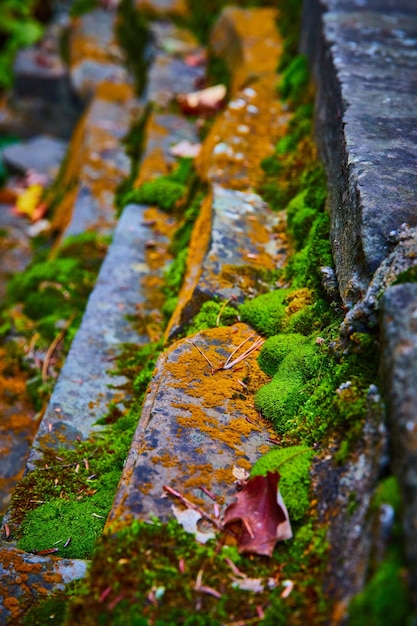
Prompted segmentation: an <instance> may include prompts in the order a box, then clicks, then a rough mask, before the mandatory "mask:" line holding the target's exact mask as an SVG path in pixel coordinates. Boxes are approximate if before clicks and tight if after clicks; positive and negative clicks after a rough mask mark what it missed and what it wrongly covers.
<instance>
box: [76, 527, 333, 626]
mask: <svg viewBox="0 0 417 626" xmlns="http://www.w3.org/2000/svg"><path fill="white" fill-rule="evenodd" d="M323 537H324V533H323V531H322V529H320V528H317V527H315V526H314V525H313V524H312V523H311V521H309V523H308V524H307V525H305V526H302V527H298V528H296V529H295V537H294V540H293V541H289V542H285V544H284V543H282V544H279V545H278V546H277V548H276V551H275V553H274V555H273V557H272V558H271V559H265V558H264V557H256V556H252V557H245V556H241V555H239V554H238V552H237V550H236V548H235V547H233V546H224V545H222V541H221V539H220V540H219V541H217V542H216V541H213V540H212V541H210V542H208V543H207V544H205V545H202V544H198V543H197V542H195V541H194V539H193V537H192V536H190V535H187V533H185V532H184V531H183V530H182V529H181V528H180V527H179V526H178V524H177V523H176V522H175V520H171V521H169V522H168V523H167V524H162V523H161V522H158V521H156V520H155V521H154V522H153V523H152V524H149V523H148V524H146V523H143V522H134V523H133V524H132V526H131V527H127V528H125V529H123V530H120V531H118V532H117V533H115V534H112V535H110V534H108V535H105V536H103V537H102V538H101V540H100V542H99V546H98V549H97V552H96V555H95V558H94V561H93V563H92V566H91V568H90V572H89V575H88V578H87V581H86V583H84V588H83V591H82V593H81V595H80V596H79V597H78V598H69V601H70V603H69V607H68V616H67V619H66V621H65V625H66V626H72V625H73V624H80V623H82V624H84V625H85V626H92V625H93V624H103V625H106V624H111V625H112V626H117V625H119V624H120V625H122V624H126V623H129V624H144V625H145V624H146V625H148V624H157V625H158V626H172V624H188V625H189V626H191V625H193V626H197V625H200V626H202V625H207V626H208V625H210V626H212V625H218V626H220V624H224V623H229V622H235V621H236V622H239V623H240V622H241V621H245V622H246V620H253V619H255V618H257V616H258V613H257V606H259V605H260V606H262V607H264V609H265V618H264V619H262V620H261V623H262V624H274V625H278V626H285V625H286V624H289V623H291V614H292V613H293V611H294V607H295V606H297V611H301V613H302V614H304V612H305V615H307V614H308V615H309V616H310V619H313V620H314V623H315V624H322V622H321V621H320V619H319V620H317V619H316V617H317V615H316V610H315V608H316V606H320V604H321V601H322V598H323V592H322V589H321V576H322V571H321V569H320V566H319V565H318V563H319V562H323V555H324V553H325V551H326V549H327V547H326V544H325V542H324V539H323ZM152 548H155V549H152ZM231 562H232V564H234V566H235V567H237V568H238V569H239V570H240V572H242V573H243V574H244V575H245V576H246V577H247V578H249V579H253V578H256V579H259V582H261V583H263V585H264V590H263V591H261V592H259V593H253V592H250V591H247V590H243V589H239V586H238V584H237V583H238V581H239V578H240V577H239V576H236V575H235V574H234V572H233V569H232V567H233V565H232V566H230V563H231ZM300 563H302V566H301V567H300ZM179 564H180V565H179ZM306 571H308V572H309V576H308V579H306V577H305V572H306ZM274 572H277V573H278V572H279V576H278V575H277V579H276V584H275V586H273V585H272V584H271V577H273V576H274ZM300 572H302V576H300ZM198 576H200V577H201V576H202V577H203V581H202V584H203V585H205V588H206V589H209V588H211V589H212V590H215V592H214V593H216V592H217V593H218V597H215V596H214V595H213V594H211V593H205V592H199V590H198V589H196V580H197V577H198ZM287 578H289V579H291V580H293V582H294V591H293V592H292V593H291V598H290V599H283V598H281V593H282V590H283V587H282V585H281V581H282V580H285V579H287ZM268 581H269V584H268ZM106 589H109V591H107V592H106V594H107V597H106V600H105V601H104V602H103V601H102V600H100V596H101V594H102V593H103V592H104V591H105V590H106ZM150 598H153V600H152V601H150ZM312 603H313V606H312ZM272 618H273V621H271V620H272ZM257 619H259V617H258V618H257Z"/></svg>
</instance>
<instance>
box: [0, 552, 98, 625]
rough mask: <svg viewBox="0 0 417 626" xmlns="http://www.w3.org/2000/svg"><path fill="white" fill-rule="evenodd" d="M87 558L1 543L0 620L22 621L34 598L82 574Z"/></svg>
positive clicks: (83, 574)
mask: <svg viewBox="0 0 417 626" xmlns="http://www.w3.org/2000/svg"><path fill="white" fill-rule="evenodd" d="M86 571H87V563H86V561H82V560H79V559H57V558H51V557H47V556H41V555H36V554H28V553H26V552H22V551H21V550H16V548H13V547H7V546H2V547H0V581H1V589H2V592H3V591H4V590H6V589H7V594H6V595H4V593H0V624H1V626H5V625H6V624H21V623H22V622H21V620H22V618H23V616H24V614H25V613H26V611H27V610H28V609H29V608H30V607H31V606H32V605H33V603H34V601H36V600H40V599H43V598H45V597H47V596H48V595H50V594H52V593H53V592H57V591H62V590H63V589H64V588H65V585H67V584H68V583H69V582H72V581H73V580H76V579H78V578H83V577H84V576H85V574H86Z"/></svg>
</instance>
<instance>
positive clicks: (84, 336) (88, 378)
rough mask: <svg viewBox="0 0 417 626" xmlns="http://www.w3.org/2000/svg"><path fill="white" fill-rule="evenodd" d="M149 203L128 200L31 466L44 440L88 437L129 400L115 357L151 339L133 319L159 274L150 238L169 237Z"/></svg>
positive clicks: (51, 443)
mask: <svg viewBox="0 0 417 626" xmlns="http://www.w3.org/2000/svg"><path fill="white" fill-rule="evenodd" d="M146 211H147V208H146V207H140V206H137V205H128V206H127V207H126V208H125V210H124V212H123V214H122V216H121V218H120V220H119V222H118V225H117V228H116V230H115V233H114V239H113V242H112V244H111V245H110V248H109V251H108V253H107V256H106V259H105V260H104V262H103V265H102V267H101V270H100V273H99V276H98V278H97V282H96V285H95V287H94V289H93V291H92V293H91V295H90V298H89V301H88V304H87V308H86V311H85V313H84V317H83V320H82V323H81V326H80V328H79V330H78V332H77V334H76V336H75V339H74V341H73V343H72V345H71V348H70V351H69V353H68V356H67V358H66V361H65V364H64V366H63V368H62V370H61V373H60V375H59V378H58V380H57V383H56V385H55V388H54V391H53V393H52V396H51V399H50V402H49V405H48V408H47V410H46V412H45V415H44V417H43V418H42V421H41V423H40V426H39V430H38V433H37V436H36V438H35V441H34V443H33V446H32V450H31V454H30V457H29V461H28V469H29V470H30V469H32V468H33V461H34V459H35V458H37V457H38V456H39V454H41V449H42V446H56V445H58V444H59V445H72V442H73V441H74V440H75V438H76V437H81V438H85V437H88V435H89V434H90V432H91V431H92V429H93V425H94V423H95V422H96V421H97V420H98V419H99V418H100V417H103V415H105V414H106V412H107V410H108V407H109V404H110V403H115V404H118V405H119V406H120V408H122V407H123V405H124V401H125V400H126V398H125V395H124V393H121V392H120V391H119V390H118V389H117V386H118V385H120V384H123V383H124V382H126V380H125V378H124V377H123V376H113V375H111V373H110V372H111V370H112V369H113V368H114V364H115V358H116V357H117V355H118V354H120V351H121V349H122V346H123V344H124V343H129V342H134V343H136V344H140V343H144V342H147V341H148V336H147V335H146V334H143V335H142V334H140V332H139V331H138V330H137V329H136V328H135V327H134V326H133V324H132V323H131V322H130V321H129V320H128V319H127V316H129V315H130V316H131V315H134V314H136V313H137V310H138V306H139V305H140V303H141V302H144V301H145V298H146V295H147V294H146V292H144V291H143V290H142V289H141V281H142V280H145V279H146V280H149V279H150V278H151V277H152V276H158V275H159V274H160V272H161V270H160V268H158V267H156V268H155V269H150V268H149V265H148V263H147V258H146V254H147V252H146V242H147V241H149V240H152V241H154V245H155V246H156V245H158V243H161V244H162V245H164V244H165V242H166V237H165V235H163V234H161V233H159V232H155V231H154V230H153V229H152V227H151V226H149V225H147V224H146V223H144V222H145V215H146Z"/></svg>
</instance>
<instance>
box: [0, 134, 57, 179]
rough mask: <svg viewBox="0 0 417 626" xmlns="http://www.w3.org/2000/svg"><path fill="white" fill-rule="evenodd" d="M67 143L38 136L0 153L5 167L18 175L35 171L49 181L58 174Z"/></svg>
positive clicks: (45, 136) (8, 147) (46, 136)
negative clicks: (15, 171)
mask: <svg viewBox="0 0 417 626" xmlns="http://www.w3.org/2000/svg"><path fill="white" fill-rule="evenodd" d="M67 147H68V143H67V142H66V141H64V140H62V139H57V138H55V137H50V136H48V135H38V136H36V137H33V138H32V139H29V140H28V141H23V142H21V143H17V144H13V145H11V146H7V147H6V148H4V149H3V151H2V157H3V160H4V162H5V163H6V165H7V166H8V167H9V168H10V169H12V170H17V171H18V172H19V173H21V174H24V173H25V172H26V171H27V170H35V171H36V172H39V173H41V174H46V175H47V176H48V177H49V178H50V179H52V178H53V176H54V175H55V174H56V173H57V172H58V169H59V167H60V165H61V163H62V161H63V159H64V156H65V153H66V151H67Z"/></svg>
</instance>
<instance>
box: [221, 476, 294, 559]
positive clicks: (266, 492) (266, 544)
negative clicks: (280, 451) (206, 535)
mask: <svg viewBox="0 0 417 626" xmlns="http://www.w3.org/2000/svg"><path fill="white" fill-rule="evenodd" d="M279 479H280V475H279V473H278V472H268V473H267V475H266V476H254V477H253V478H250V479H249V480H248V482H247V483H246V485H245V486H244V487H243V489H242V490H241V491H240V492H239V493H238V495H237V502H234V503H233V504H230V505H229V506H228V507H227V509H226V511H225V515H224V527H225V528H229V529H230V530H232V531H236V533H237V542H238V548H239V552H241V553H243V552H250V553H254V554H262V555H265V556H272V553H273V551H274V547H275V544H276V542H277V541H284V540H285V539H290V538H291V537H292V532H291V525H290V522H289V519H288V512H287V509H286V508H285V504H284V502H283V500H282V498H281V496H280V494H279V491H278V482H279Z"/></svg>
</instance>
